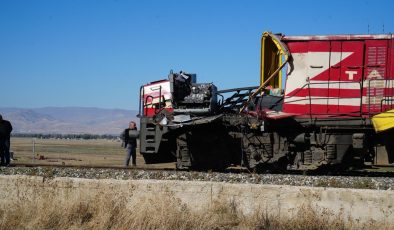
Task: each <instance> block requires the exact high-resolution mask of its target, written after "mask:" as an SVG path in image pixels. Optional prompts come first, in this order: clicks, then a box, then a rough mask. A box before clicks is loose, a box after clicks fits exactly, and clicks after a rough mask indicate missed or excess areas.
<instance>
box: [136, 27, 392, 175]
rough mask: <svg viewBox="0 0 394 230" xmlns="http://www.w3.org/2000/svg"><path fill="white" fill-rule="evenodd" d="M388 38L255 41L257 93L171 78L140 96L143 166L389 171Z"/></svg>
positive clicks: (270, 38) (265, 36)
mask: <svg viewBox="0 0 394 230" xmlns="http://www.w3.org/2000/svg"><path fill="white" fill-rule="evenodd" d="M393 96H394V37H393V36H392V35H333V36H282V35H275V34H272V33H268V32H265V33H264V34H263V36H262V40H261V76H260V86H252V87H244V88H236V89H229V90H218V89H217V88H216V86H215V85H214V84H212V83H197V81H196V75H195V74H187V73H182V72H180V73H173V72H171V73H170V74H169V77H168V79H165V80H161V81H157V82H152V83H150V84H147V85H144V86H142V87H141V106H140V121H141V126H140V128H141V136H140V138H141V142H140V143H141V146H140V152H141V154H142V155H143V156H144V158H145V161H146V162H147V163H158V162H168V161H176V162H177V167H178V168H204V169H222V168H225V167H227V166H230V165H242V166H245V167H248V168H251V169H253V168H260V167H262V168H266V167H270V168H277V169H291V170H313V169H321V168H335V169H344V168H347V167H355V166H363V165H364V164H365V163H366V162H368V163H369V164H377V163H384V162H385V163H393V162H394V138H393V137H394V135H393V130H394V129H393V127H394V117H392V116H391V110H392V109H393V108H394V97H393Z"/></svg>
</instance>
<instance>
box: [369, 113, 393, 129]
mask: <svg viewBox="0 0 394 230" xmlns="http://www.w3.org/2000/svg"><path fill="white" fill-rule="evenodd" d="M372 124H373V127H374V128H375V131H376V132H382V131H385V130H388V129H391V128H394V109H392V110H389V111H386V112H384V113H379V114H378V115H375V116H373V117H372Z"/></svg>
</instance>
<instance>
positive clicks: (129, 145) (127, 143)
mask: <svg viewBox="0 0 394 230" xmlns="http://www.w3.org/2000/svg"><path fill="white" fill-rule="evenodd" d="M138 137H139V132H138V130H137V125H136V123H135V122H134V121H130V123H129V128H127V129H125V130H124V131H123V133H122V135H121V138H122V140H123V147H124V148H125V149H126V159H125V166H126V167H128V166H129V163H130V158H131V161H132V164H133V166H136V165H137V161H136V160H137V159H136V157H137V154H136V148H137V138H138Z"/></svg>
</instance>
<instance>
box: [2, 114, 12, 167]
mask: <svg viewBox="0 0 394 230" xmlns="http://www.w3.org/2000/svg"><path fill="white" fill-rule="evenodd" d="M11 132H12V125H11V122H9V121H7V120H3V117H2V116H1V115H0V156H1V165H2V166H7V167H8V166H10V146H11Z"/></svg>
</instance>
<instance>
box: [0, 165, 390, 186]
mask: <svg viewBox="0 0 394 230" xmlns="http://www.w3.org/2000/svg"><path fill="white" fill-rule="evenodd" d="M0 175H31V176H42V177H46V178H53V177H73V178H86V179H117V180H131V179H133V180H145V179H157V180H183V181H213V182H227V183H234V184H239V183H241V184H274V185H294V186H310V187H336V188H358V189H377V190H393V189H394V178H392V177H354V176H305V175H289V174H287V175H286V174H248V173H217V172H185V171H163V170H157V171H152V170H142V169H141V170H139V169H133V170H127V169H97V168H56V167H34V168H31V167H10V168H5V167H1V168H0Z"/></svg>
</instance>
